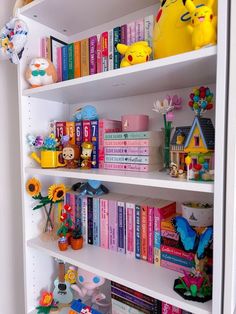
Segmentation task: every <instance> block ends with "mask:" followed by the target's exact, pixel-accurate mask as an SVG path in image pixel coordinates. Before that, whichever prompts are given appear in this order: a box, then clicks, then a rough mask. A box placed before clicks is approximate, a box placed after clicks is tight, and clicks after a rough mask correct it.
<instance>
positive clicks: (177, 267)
mask: <svg viewBox="0 0 236 314" xmlns="http://www.w3.org/2000/svg"><path fill="white" fill-rule="evenodd" d="M160 266H161V267H163V268H167V269H171V270H174V271H177V272H179V273H184V272H186V273H189V272H190V271H191V268H190V267H185V266H182V265H179V264H176V263H172V262H169V261H166V260H161V263H160Z"/></svg>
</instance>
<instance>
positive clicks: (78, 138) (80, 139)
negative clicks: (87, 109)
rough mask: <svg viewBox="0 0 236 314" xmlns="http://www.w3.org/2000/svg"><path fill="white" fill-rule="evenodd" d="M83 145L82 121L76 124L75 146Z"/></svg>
mask: <svg viewBox="0 0 236 314" xmlns="http://www.w3.org/2000/svg"><path fill="white" fill-rule="evenodd" d="M82 143H83V125H82V121H78V122H75V144H76V145H78V146H79V147H80V146H81V144H82Z"/></svg>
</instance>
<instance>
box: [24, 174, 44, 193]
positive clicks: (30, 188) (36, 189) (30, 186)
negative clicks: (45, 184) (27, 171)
mask: <svg viewBox="0 0 236 314" xmlns="http://www.w3.org/2000/svg"><path fill="white" fill-rule="evenodd" d="M25 188H26V191H27V193H28V194H29V195H30V196H32V197H35V196H38V195H39V194H40V192H41V183H40V181H39V180H38V179H36V178H31V179H29V180H28V181H27V182H26V185H25Z"/></svg>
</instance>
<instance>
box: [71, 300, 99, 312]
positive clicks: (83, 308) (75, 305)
mask: <svg viewBox="0 0 236 314" xmlns="http://www.w3.org/2000/svg"><path fill="white" fill-rule="evenodd" d="M68 313H69V314H102V312H99V311H97V310H95V309H93V308H92V307H91V306H87V305H85V304H84V303H82V302H81V301H80V300H74V301H73V302H72V304H71V307H70V310H69V312H68Z"/></svg>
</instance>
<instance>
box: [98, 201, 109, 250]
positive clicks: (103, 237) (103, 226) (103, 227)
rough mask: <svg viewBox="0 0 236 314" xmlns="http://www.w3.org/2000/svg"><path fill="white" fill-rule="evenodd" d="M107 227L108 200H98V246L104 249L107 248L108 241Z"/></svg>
mask: <svg viewBox="0 0 236 314" xmlns="http://www.w3.org/2000/svg"><path fill="white" fill-rule="evenodd" d="M108 225H109V212H108V200H107V199H103V198H101V199H100V243H101V244H100V245H101V247H102V248H104V249H108V248H109V241H108Z"/></svg>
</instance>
